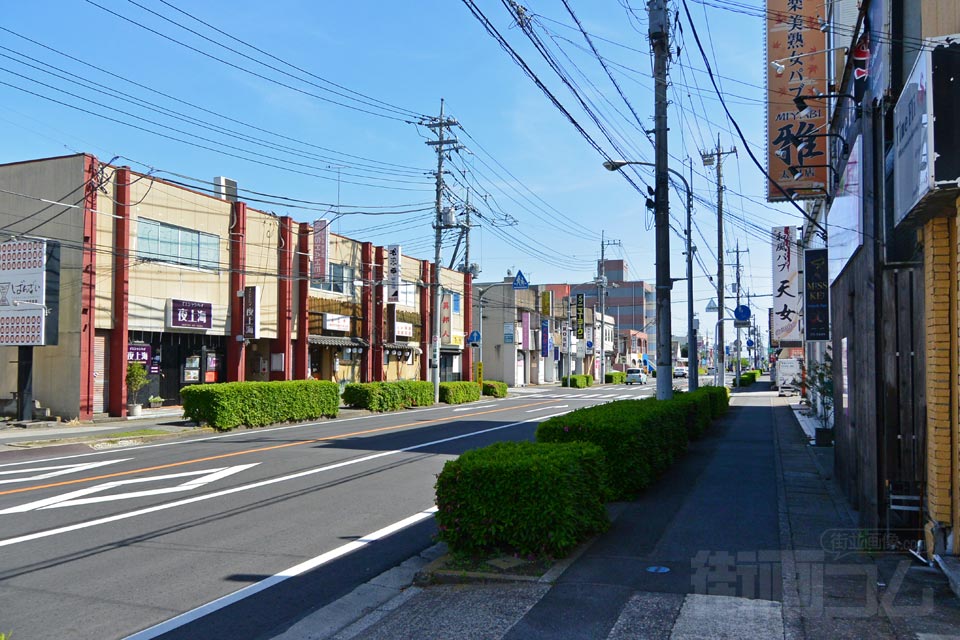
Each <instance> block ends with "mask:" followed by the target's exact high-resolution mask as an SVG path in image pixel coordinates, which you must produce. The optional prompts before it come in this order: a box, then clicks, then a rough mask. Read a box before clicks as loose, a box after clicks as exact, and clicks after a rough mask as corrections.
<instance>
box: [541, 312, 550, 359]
mask: <svg viewBox="0 0 960 640" xmlns="http://www.w3.org/2000/svg"><path fill="white" fill-rule="evenodd" d="M550 338H551V336H550V321H549V320H541V321H540V355H541V357H544V358H546V357H547V356H548V355H550Z"/></svg>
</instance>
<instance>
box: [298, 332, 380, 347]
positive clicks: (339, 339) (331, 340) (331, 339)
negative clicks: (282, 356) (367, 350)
mask: <svg viewBox="0 0 960 640" xmlns="http://www.w3.org/2000/svg"><path fill="white" fill-rule="evenodd" d="M307 341H308V342H309V343H310V344H318V345H320V346H322V347H369V346H370V345H369V344H367V341H366V340H363V339H361V338H352V337H349V336H318V335H310V336H308V338H307Z"/></svg>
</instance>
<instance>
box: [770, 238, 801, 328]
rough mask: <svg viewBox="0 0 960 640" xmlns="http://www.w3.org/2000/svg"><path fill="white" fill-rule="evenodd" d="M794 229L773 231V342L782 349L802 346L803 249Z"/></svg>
mask: <svg viewBox="0 0 960 640" xmlns="http://www.w3.org/2000/svg"><path fill="white" fill-rule="evenodd" d="M795 234H796V230H795V229H794V228H793V227H774V228H773V332H772V334H771V341H775V342H776V343H778V344H779V345H780V346H781V347H799V346H801V345H802V344H803V341H802V340H801V336H800V310H801V308H802V298H801V297H800V255H799V254H800V247H799V243H798V242H797V241H796V239H795Z"/></svg>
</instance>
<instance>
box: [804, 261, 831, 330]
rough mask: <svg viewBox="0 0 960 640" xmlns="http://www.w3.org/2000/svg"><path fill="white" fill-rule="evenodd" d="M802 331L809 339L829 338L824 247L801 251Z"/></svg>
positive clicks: (827, 276) (827, 275)
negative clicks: (802, 278) (802, 280)
mask: <svg viewBox="0 0 960 640" xmlns="http://www.w3.org/2000/svg"><path fill="white" fill-rule="evenodd" d="M803 277H804V286H803V303H804V310H803V319H804V323H803V331H804V337H805V338H806V339H807V340H808V341H810V340H829V339H830V279H829V277H830V272H829V268H828V261H827V250H826V249H806V250H804V252H803Z"/></svg>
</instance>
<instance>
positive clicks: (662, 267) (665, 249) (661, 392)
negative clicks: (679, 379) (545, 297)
mask: <svg viewBox="0 0 960 640" xmlns="http://www.w3.org/2000/svg"><path fill="white" fill-rule="evenodd" d="M647 7H648V8H649V12H650V29H649V34H650V44H651V46H652V47H653V78H654V137H653V141H654V147H655V154H654V155H655V157H654V184H655V187H654V189H655V190H654V194H655V195H654V199H655V205H656V208H655V209H654V237H655V239H656V262H657V278H656V286H657V400H669V399H670V398H672V397H673V353H671V349H670V346H671V337H672V335H673V330H672V328H671V322H670V289H671V288H672V287H673V280H672V279H671V278H670V202H669V198H670V189H669V184H668V180H667V59H668V57H669V55H670V43H669V39H670V20H669V18H668V16H667V3H666V0H650V2H649V4H648V5H647Z"/></svg>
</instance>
